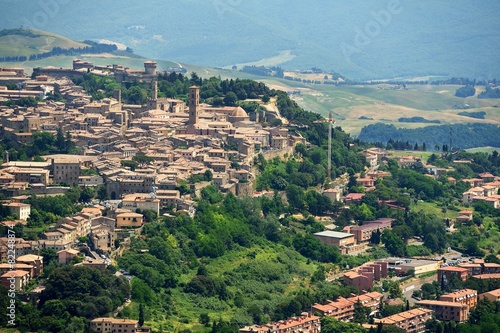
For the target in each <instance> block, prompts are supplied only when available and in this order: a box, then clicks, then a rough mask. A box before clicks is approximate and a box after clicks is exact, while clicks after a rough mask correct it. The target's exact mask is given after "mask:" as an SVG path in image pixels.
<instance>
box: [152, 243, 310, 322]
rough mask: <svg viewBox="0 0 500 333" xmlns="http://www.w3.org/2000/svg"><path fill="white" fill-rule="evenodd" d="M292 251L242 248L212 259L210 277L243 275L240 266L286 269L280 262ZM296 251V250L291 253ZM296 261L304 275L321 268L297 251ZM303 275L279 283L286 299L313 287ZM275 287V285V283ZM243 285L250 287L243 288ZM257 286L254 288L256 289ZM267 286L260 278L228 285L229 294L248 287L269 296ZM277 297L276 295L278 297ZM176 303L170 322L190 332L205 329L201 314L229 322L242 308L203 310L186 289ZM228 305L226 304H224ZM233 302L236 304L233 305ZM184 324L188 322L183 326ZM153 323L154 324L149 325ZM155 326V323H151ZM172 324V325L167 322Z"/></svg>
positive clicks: (178, 292) (187, 277)
mask: <svg viewBox="0 0 500 333" xmlns="http://www.w3.org/2000/svg"><path fill="white" fill-rule="evenodd" d="M286 251H289V250H286V249H285V248H284V247H283V246H282V245H276V244H271V243H267V245H262V246H254V247H252V248H239V249H236V250H233V251H230V252H228V253H226V254H225V255H224V256H222V257H220V258H217V259H214V260H211V261H210V262H209V263H208V264H207V265H206V267H207V271H208V274H209V276H211V277H214V278H223V277H224V276H225V275H224V274H225V273H227V272H233V273H234V274H235V275H236V276H240V274H241V270H240V269H239V268H240V266H242V265H243V267H245V265H251V266H252V269H255V270H256V272H259V269H264V268H273V267H274V268H277V269H280V268H281V269H286V264H285V263H281V262H280V259H278V258H280V257H281V256H282V255H283V253H284V252H286ZM291 252H293V251H291ZM253 253H255V258H253V255H249V254H253ZM293 253H295V254H296V258H295V259H296V260H295V261H294V265H295V266H294V270H295V271H300V272H302V273H303V274H307V275H312V274H313V272H314V271H315V270H316V269H317V266H316V265H315V264H314V263H309V264H307V259H305V258H304V257H302V256H301V255H299V254H298V253H296V252H293ZM195 274H196V270H193V271H191V272H189V273H187V274H184V275H182V276H181V278H180V282H181V283H183V284H184V283H187V282H189V281H190V280H191V278H192V277H193V276H194V275H195ZM303 274H297V273H293V274H292V275H293V278H292V279H291V281H289V283H287V284H280V283H278V282H276V287H278V288H280V289H282V290H283V292H282V293H281V295H282V296H286V295H288V294H290V293H291V292H293V291H294V290H297V289H298V288H301V287H308V286H309V279H304V277H303V276H302V275H303ZM272 284H273V285H275V282H273V283H272ZM243 285H246V286H245V287H243ZM252 287H253V288H252ZM267 287H269V286H266V285H265V284H263V283H262V282H260V281H258V280H257V279H255V280H253V279H251V278H248V279H246V280H242V281H234V284H233V285H231V286H228V287H227V289H228V292H230V293H235V292H237V291H239V290H244V288H251V289H252V291H253V292H255V293H259V292H261V293H262V294H266V293H267V292H268V291H266V288H267ZM275 296H276V295H273V297H275ZM172 300H173V303H174V305H175V308H176V309H177V310H178V311H177V314H174V315H172V316H170V317H169V322H170V323H172V322H173V323H175V328H176V329H179V330H182V329H190V330H193V331H194V330H200V329H202V328H203V327H202V325H201V324H199V321H198V319H199V316H200V314H201V313H208V314H209V316H210V318H211V319H213V320H218V319H219V318H222V319H224V320H226V321H229V320H230V319H231V318H232V317H233V316H234V315H235V313H236V312H237V311H238V309H237V308H236V307H234V306H232V305H231V304H229V306H228V307H226V308H225V309H224V310H222V309H217V310H214V309H209V308H203V306H200V305H199V304H196V300H197V298H196V297H186V294H185V293H184V292H183V291H182V288H176V289H174V290H172ZM245 301H246V302H250V301H253V299H251V298H247V299H246V300H245ZM214 303H215V304H216V305H217V304H219V305H220V303H218V302H217V301H216V300H214ZM221 303H224V302H221ZM229 303H232V302H229ZM183 322H184V323H183ZM147 324H150V323H147ZM151 324H152V323H151ZM155 324H156V325H159V322H155ZM164 324H166V325H168V323H166V322H165V323H164Z"/></svg>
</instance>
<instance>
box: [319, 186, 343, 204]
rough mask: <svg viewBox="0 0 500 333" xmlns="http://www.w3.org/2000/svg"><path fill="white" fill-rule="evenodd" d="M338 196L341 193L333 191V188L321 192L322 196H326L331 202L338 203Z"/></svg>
mask: <svg viewBox="0 0 500 333" xmlns="http://www.w3.org/2000/svg"><path fill="white" fill-rule="evenodd" d="M340 194H341V191H340V190H337V189H334V188H329V189H327V190H324V191H323V195H326V196H327V197H328V198H330V200H332V201H333V202H335V201H340Z"/></svg>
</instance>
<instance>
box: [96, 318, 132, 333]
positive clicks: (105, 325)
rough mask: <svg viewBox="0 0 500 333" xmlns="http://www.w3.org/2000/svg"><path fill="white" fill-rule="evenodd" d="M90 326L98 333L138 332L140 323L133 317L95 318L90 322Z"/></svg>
mask: <svg viewBox="0 0 500 333" xmlns="http://www.w3.org/2000/svg"><path fill="white" fill-rule="evenodd" d="M90 328H91V329H92V330H93V331H94V332H98V333H105V332H109V333H118V332H120V333H138V332H139V324H138V321H137V320H133V319H118V318H109V317H108V318H95V319H93V320H92V321H91V322H90Z"/></svg>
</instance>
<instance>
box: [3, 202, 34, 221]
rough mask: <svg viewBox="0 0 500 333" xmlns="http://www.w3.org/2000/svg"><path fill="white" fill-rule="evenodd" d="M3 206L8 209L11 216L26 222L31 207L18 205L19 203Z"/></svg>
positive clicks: (23, 204) (22, 204)
mask: <svg viewBox="0 0 500 333" xmlns="http://www.w3.org/2000/svg"><path fill="white" fill-rule="evenodd" d="M4 206H6V207H8V208H9V210H10V213H11V214H13V215H14V214H15V215H17V217H18V218H19V219H20V220H22V221H27V220H28V217H30V214H31V205H29V204H25V203H20V202H11V203H8V204H5V205H4Z"/></svg>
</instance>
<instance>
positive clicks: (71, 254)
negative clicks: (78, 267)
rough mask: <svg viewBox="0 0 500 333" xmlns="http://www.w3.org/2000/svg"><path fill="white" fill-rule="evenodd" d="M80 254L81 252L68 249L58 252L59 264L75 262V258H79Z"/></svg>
mask: <svg viewBox="0 0 500 333" xmlns="http://www.w3.org/2000/svg"><path fill="white" fill-rule="evenodd" d="M78 253H80V251H78V250H74V249H67V250H61V251H58V252H57V257H58V260H59V263H60V264H67V263H69V262H70V261H71V260H73V258H75V257H76V256H78Z"/></svg>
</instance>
